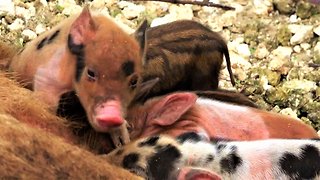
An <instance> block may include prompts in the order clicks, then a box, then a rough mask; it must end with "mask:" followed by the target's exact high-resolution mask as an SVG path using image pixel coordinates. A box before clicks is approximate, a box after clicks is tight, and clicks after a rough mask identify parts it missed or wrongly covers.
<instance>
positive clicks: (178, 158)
mask: <svg viewBox="0 0 320 180" xmlns="http://www.w3.org/2000/svg"><path fill="white" fill-rule="evenodd" d="M190 134H191V135H190ZM134 157H135V158H134ZM129 159H131V160H132V159H135V160H134V161H129ZM108 160H109V161H110V162H112V163H114V164H116V165H119V166H122V167H124V168H125V169H128V170H130V171H131V172H134V173H136V174H137V175H140V176H142V177H144V178H151V179H155V180H158V179H159V180H160V179H179V180H191V179H198V178H200V179H201V178H204V179H208V180H209V179H210V180H221V179H223V180H235V179H240V180H242V179H243V180H247V179H250V180H261V179H268V180H269V179H283V180H291V179H314V180H316V179H319V178H320V163H319V162H320V141H319V139H317V140H315V139H299V140H297V139H291V140H289V139H267V140H256V141H220V140H218V141H214V142H208V141H205V140H203V139H202V138H201V137H200V136H199V135H196V134H195V133H194V134H192V133H187V134H183V135H182V136H179V137H178V141H177V140H176V139H173V138H172V137H169V136H165V135H157V136H151V137H147V138H142V139H138V140H137V141H135V142H132V143H130V144H129V145H127V146H125V147H123V148H122V149H117V150H115V151H113V152H111V153H110V154H108Z"/></svg>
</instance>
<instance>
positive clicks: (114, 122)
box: [94, 100, 124, 127]
mask: <svg viewBox="0 0 320 180" xmlns="http://www.w3.org/2000/svg"><path fill="white" fill-rule="evenodd" d="M119 109H121V104H120V103H119V101H115V100H111V101H107V102H105V103H103V104H101V105H99V106H98V107H97V108H96V109H95V116H94V119H95V120H96V121H97V124H98V125H99V126H100V127H113V126H120V125H121V124H122V123H123V122H124V119H123V118H122V114H121V112H120V111H119Z"/></svg>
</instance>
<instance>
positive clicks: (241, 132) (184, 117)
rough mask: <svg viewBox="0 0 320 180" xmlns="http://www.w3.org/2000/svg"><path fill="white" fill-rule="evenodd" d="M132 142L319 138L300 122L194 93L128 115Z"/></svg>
mask: <svg viewBox="0 0 320 180" xmlns="http://www.w3.org/2000/svg"><path fill="white" fill-rule="evenodd" d="M127 120H128V122H129V124H130V125H131V126H132V131H131V133H130V135H131V136H130V137H131V138H132V139H135V138H139V137H146V136H150V135H155V134H167V135H170V136H174V137H176V136H178V135H180V134H182V133H185V132H190V131H192V132H197V133H203V134H204V135H206V136H207V137H208V138H223V139H234V140H257V139H268V138H317V137H318V136H317V133H316V131H315V130H314V129H312V128H311V127H309V126H307V125H306V124H303V123H302V122H300V121H297V120H295V119H292V118H289V117H287V116H284V115H279V114H275V113H270V112H267V111H263V110H259V109H255V108H250V107H245V106H238V105H232V104H227V103H222V102H219V101H214V100H205V101H204V100H203V99H201V98H198V97H197V96H196V95H195V94H193V93H186V92H185V93H173V94H169V95H167V96H163V97H160V98H154V99H151V100H149V101H147V102H146V103H145V104H144V105H140V106H136V107H133V108H131V109H129V111H128V118H127Z"/></svg>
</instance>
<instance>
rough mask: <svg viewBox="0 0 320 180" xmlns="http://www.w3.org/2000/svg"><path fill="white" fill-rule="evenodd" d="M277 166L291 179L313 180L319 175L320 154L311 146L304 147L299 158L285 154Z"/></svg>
mask: <svg viewBox="0 0 320 180" xmlns="http://www.w3.org/2000/svg"><path fill="white" fill-rule="evenodd" d="M279 165H280V167H281V168H282V170H283V171H284V172H285V173H286V174H287V175H288V176H290V178H292V179H313V178H315V177H316V175H317V174H318V175H320V152H319V150H318V149H317V148H316V147H314V146H313V145H305V146H304V147H302V148H301V154H300V155H299V156H295V155H294V154H292V153H285V154H284V155H283V156H282V157H281V159H280V161H279Z"/></svg>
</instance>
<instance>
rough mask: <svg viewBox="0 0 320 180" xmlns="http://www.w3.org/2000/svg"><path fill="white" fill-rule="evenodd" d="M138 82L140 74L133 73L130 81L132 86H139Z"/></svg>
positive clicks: (133, 87)
mask: <svg viewBox="0 0 320 180" xmlns="http://www.w3.org/2000/svg"><path fill="white" fill-rule="evenodd" d="M137 83H138V76H137V75H133V76H132V77H131V79H130V81H129V86H130V88H131V89H135V88H136V87H137Z"/></svg>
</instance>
